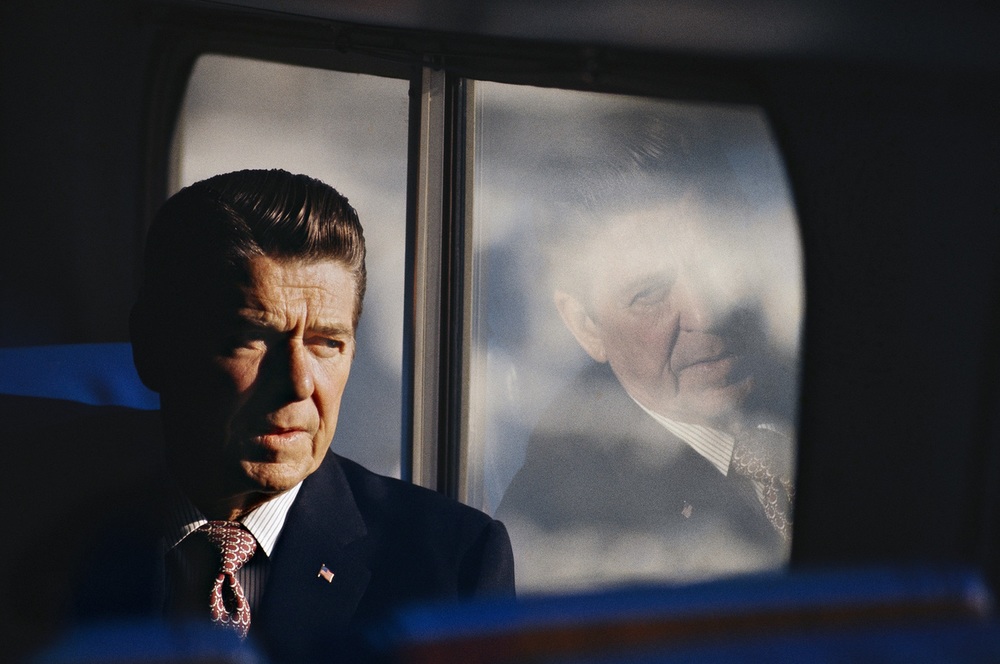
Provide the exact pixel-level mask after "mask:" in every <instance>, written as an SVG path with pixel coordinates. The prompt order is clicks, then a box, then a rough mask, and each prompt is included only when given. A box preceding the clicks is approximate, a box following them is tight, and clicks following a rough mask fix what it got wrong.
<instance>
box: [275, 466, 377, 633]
mask: <svg viewBox="0 0 1000 664" xmlns="http://www.w3.org/2000/svg"><path fill="white" fill-rule="evenodd" d="M366 538H367V529H366V527H365V524H364V521H363V519H362V517H361V514H360V512H359V511H358V507H357V504H356V503H355V500H354V496H353V493H352V491H351V488H350V485H349V484H348V482H347V478H346V477H345V476H344V473H343V471H342V470H341V467H340V464H339V462H338V461H337V458H336V456H335V455H334V454H333V453H328V454H327V457H326V459H325V460H324V461H323V463H322V465H321V466H320V467H319V468H318V469H317V470H316V472H314V473H313V474H312V475H311V476H309V477H308V478H306V480H305V482H304V483H303V485H302V489H301V491H300V492H299V495H298V497H297V498H296V500H295V502H294V503H293V504H292V507H291V509H289V511H288V517H287V519H286V521H285V525H284V527H283V528H282V531H281V536H280V537H279V539H278V542H277V545H276V547H275V550H274V557H273V560H272V565H271V570H270V572H269V575H268V582H267V588H266V589H265V592H264V595H263V597H262V599H261V606H260V608H259V609H258V613H259V616H260V624H261V629H262V630H263V632H264V638H265V639H267V635H275V636H278V635H280V638H281V640H282V641H286V642H287V641H293V642H294V639H295V637H296V635H298V637H299V638H301V639H302V640H303V642H307V641H310V640H315V638H316V636H317V634H329V633H330V632H331V630H332V631H338V632H339V631H343V630H344V629H345V628H346V627H347V626H348V625H349V624H350V622H351V619H352V617H353V616H354V613H355V610H356V608H357V606H358V603H359V601H360V600H361V597H362V596H363V595H364V592H365V589H366V588H367V586H368V580H369V578H370V577H371V571H370V570H369V569H368V568H367V566H366V565H365V563H364V558H363V556H360V555H357V552H358V551H359V550H360V549H361V548H363V544H364V541H365V540H366ZM323 565H326V567H327V568H328V569H329V570H330V571H331V572H332V573H333V578H332V580H331V581H327V580H326V579H325V578H324V577H323V576H321V575H320V569H321V567H322V566H323ZM290 637H291V638H290ZM267 640H270V639H267Z"/></svg>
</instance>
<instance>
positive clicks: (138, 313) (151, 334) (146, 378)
mask: <svg viewBox="0 0 1000 664" xmlns="http://www.w3.org/2000/svg"><path fill="white" fill-rule="evenodd" d="M128 327H129V337H130V338H131V340H132V362H133V363H134V364H135V369H136V371H137V372H138V373H139V378H140V379H141V380H142V383H143V384H144V385H145V386H146V387H148V388H149V389H151V390H153V391H154V392H159V391H160V387H161V386H162V384H163V365H162V362H163V357H162V356H161V355H160V354H158V353H157V352H156V350H154V349H156V348H157V346H160V344H157V343H156V336H157V330H156V325H155V323H154V322H153V320H152V313H151V312H150V311H149V307H148V306H145V305H144V304H143V302H142V301H141V300H140V301H139V302H137V303H136V304H135V306H134V307H132V314H131V315H130V316H129V319H128ZM159 350H160V351H161V352H162V348H160V349H159Z"/></svg>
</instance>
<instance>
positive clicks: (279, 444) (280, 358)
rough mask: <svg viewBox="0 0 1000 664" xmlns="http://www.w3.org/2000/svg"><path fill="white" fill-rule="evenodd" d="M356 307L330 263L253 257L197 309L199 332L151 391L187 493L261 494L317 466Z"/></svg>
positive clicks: (240, 498)
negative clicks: (239, 278) (241, 276)
mask: <svg viewBox="0 0 1000 664" xmlns="http://www.w3.org/2000/svg"><path fill="white" fill-rule="evenodd" d="M354 304H355V283H354V278H353V276H352V275H351V274H350V272H349V271H348V270H347V268H345V267H344V266H343V265H342V264H341V263H339V262H335V261H319V262H303V261H298V260H288V261H283V260H274V259H271V258H267V257H257V258H254V259H252V260H251V261H250V263H249V265H248V269H247V278H246V280H245V282H244V283H241V284H237V285H236V286H235V287H233V288H231V289H229V291H228V292H227V293H225V294H220V295H219V296H218V297H214V296H207V297H206V298H205V300H204V302H203V303H202V304H201V305H200V306H199V307H196V310H199V311H200V313H201V314H202V316H200V317H199V316H196V315H192V317H191V318H192V320H194V321H196V322H195V323H194V324H193V325H194V327H193V329H192V330H191V331H190V332H189V334H191V333H193V334H195V335H197V341H196V342H195V343H192V344H191V346H192V347H191V348H190V349H189V351H188V349H182V351H185V352H181V353H177V354H176V355H177V357H178V359H177V361H176V362H175V363H174V366H171V367H165V369H164V371H165V372H166V380H165V382H164V385H163V388H162V389H161V395H160V396H161V402H162V411H163V416H164V425H165V431H166V434H167V451H168V456H169V459H170V462H171V466H172V468H173V470H174V473H175V475H177V477H178V480H179V481H180V482H181V484H182V485H183V486H185V488H186V489H187V490H188V491H189V492H190V493H191V494H192V497H193V496H202V497H204V498H206V499H207V500H217V501H228V502H231V503H246V502H249V503H254V502H261V501H262V500H266V499H267V498H268V497H270V496H271V495H273V494H276V493H280V492H282V491H286V490H288V489H290V488H292V487H293V486H295V484H297V483H298V482H299V481H301V480H302V479H304V478H305V477H307V476H308V475H309V474H311V473H312V472H313V471H314V470H316V468H317V467H318V466H319V464H320V462H321V461H322V460H323V458H324V456H325V455H326V452H327V449H328V448H329V445H330V441H331V439H332V438H333V434H334V430H335V429H336V426H337V415H338V412H339V410H340V400H341V396H342V395H343V392H344V387H345V385H346V383H347V377H348V375H349V373H350V368H351V360H352V358H353V355H354V328H353V323H352V315H353V312H354ZM192 313H193V314H194V312H192Z"/></svg>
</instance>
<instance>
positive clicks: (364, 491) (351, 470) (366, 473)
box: [331, 453, 493, 528]
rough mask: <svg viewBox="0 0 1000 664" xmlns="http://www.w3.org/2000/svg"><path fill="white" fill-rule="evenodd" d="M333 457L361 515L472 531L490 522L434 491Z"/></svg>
mask: <svg viewBox="0 0 1000 664" xmlns="http://www.w3.org/2000/svg"><path fill="white" fill-rule="evenodd" d="M331 454H332V453H331ZM333 456H334V457H335V460H336V461H337V463H339V465H340V467H341V469H342V470H343V472H344V476H345V477H346V478H347V482H348V484H349V485H350V486H351V490H352V492H353V493H354V500H355V501H356V502H357V504H358V508H359V509H360V510H361V511H362V513H365V514H368V515H371V514H372V513H373V512H382V513H384V516H386V517H387V518H390V519H391V520H393V521H396V520H400V519H407V520H413V519H416V520H417V521H425V520H426V521H430V520H436V521H440V520H441V519H445V520H448V521H453V522H457V523H465V524H467V526H468V527H473V528H476V527H478V528H483V527H485V526H487V525H488V524H490V523H491V522H493V519H491V518H490V517H489V516H487V515H486V514H484V513H483V512H481V511H479V510H477V509H475V508H473V507H469V506H468V505H464V504H462V503H460V502H458V501H457V500H454V499H452V498H449V497H447V496H444V495H442V494H440V493H438V492H436V491H432V490H430V489H427V488H424V487H422V486H417V485H415V484H411V483H410V482H405V481H403V480H400V479H397V478H394V477H386V476H385V475H379V474H378V473H374V472H372V471H370V470H368V469H367V468H365V467H364V466H362V465H361V464H359V463H357V462H355V461H351V460H350V459H347V458H345V457H342V456H340V455H336V454H334V455H333Z"/></svg>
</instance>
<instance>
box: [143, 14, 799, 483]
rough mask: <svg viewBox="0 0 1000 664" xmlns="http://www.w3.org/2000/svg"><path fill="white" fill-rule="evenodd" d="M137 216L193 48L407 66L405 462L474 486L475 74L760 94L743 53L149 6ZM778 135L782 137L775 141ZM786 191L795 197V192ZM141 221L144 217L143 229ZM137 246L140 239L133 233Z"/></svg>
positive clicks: (426, 478)
mask: <svg viewBox="0 0 1000 664" xmlns="http://www.w3.org/2000/svg"><path fill="white" fill-rule="evenodd" d="M152 22H153V24H154V25H155V26H156V30H157V35H156V39H155V41H154V49H153V62H152V63H151V71H152V72H153V74H152V76H151V77H150V80H151V81H152V83H151V84H150V87H149V89H148V90H147V94H146V98H147V100H148V101H147V104H146V109H145V116H146V122H145V127H146V128H147V135H146V140H145V146H146V149H145V154H146V158H145V164H144V166H145V169H144V172H145V174H146V178H145V182H144V191H143V192H142V196H141V198H140V200H141V201H142V202H143V210H142V214H141V215H140V218H141V219H142V220H143V223H144V224H145V227H146V228H148V224H149V221H150V220H151V219H152V216H153V214H154V213H155V211H156V209H157V208H158V207H159V205H160V204H161V203H162V202H163V200H165V198H166V194H167V190H168V181H167V179H168V173H169V172H170V166H171V164H170V163H169V155H170V144H171V141H172V134H173V131H174V127H175V126H176V123H177V119H178V114H179V111H180V107H181V103H182V100H183V95H184V91H185V89H186V86H187V81H188V79H189V77H190V74H191V71H192V69H193V66H194V63H195V61H196V60H197V59H198V57H200V56H201V55H204V54H219V55H229V56H238V57H247V58H254V59H259V60H266V61H272V62H279V63H283V64H290V65H300V66H309V67H318V68H323V69H330V70H337V71H343V72H355V73H364V74H373V75H378V76H387V77H391V78H399V79H405V80H409V82H410V109H409V130H408V131H409V146H408V164H407V174H408V175H407V204H406V209H407V213H406V214H407V219H406V229H407V230H406V254H405V256H406V258H405V260H406V265H405V274H406V280H407V281H406V286H405V290H404V293H405V296H404V297H405V301H404V307H405V315H404V319H403V320H404V322H403V326H404V327H403V339H404V348H403V367H402V375H403V400H402V403H403V413H402V419H401V422H402V433H403V437H402V440H401V441H400V444H401V455H400V459H401V475H402V478H403V479H404V480H408V481H411V482H413V483H415V484H419V485H421V486H425V487H428V488H431V489H434V490H437V491H439V492H441V493H443V494H445V495H448V496H450V497H453V498H456V499H459V500H466V499H467V498H468V497H469V493H470V492H469V490H468V489H469V482H470V481H471V479H472V478H471V477H470V473H469V470H470V468H472V467H474V466H475V465H476V461H475V459H474V458H471V457H470V454H472V455H475V454H477V452H476V450H470V448H469V446H468V445H467V444H466V443H467V441H465V432H466V431H468V430H469V427H470V426H473V423H471V422H470V412H469V399H468V396H469V390H470V385H472V382H471V376H472V374H474V373H475V372H476V371H477V369H476V368H475V367H473V366H471V361H472V360H471V357H472V354H471V353H470V352H469V345H470V343H471V340H472V338H473V330H472V329H471V325H472V319H473V318H474V317H473V316H470V315H467V314H468V313H469V312H471V310H472V309H471V308H472V306H474V303H473V302H472V299H471V298H472V289H471V284H472V283H473V275H474V272H475V270H477V269H478V266H477V265H476V264H475V262H474V256H473V249H474V247H473V242H472V233H473V230H474V229H473V224H474V221H473V219H472V214H471V209H472V208H471V206H472V202H473V199H472V192H473V186H472V185H473V183H472V181H471V180H472V173H473V168H472V161H471V160H472V158H473V154H474V137H475V128H474V125H473V122H474V117H475V115H474V87H475V81H477V80H483V81H495V82H499V83H510V84H517V85H532V86H538V87H545V88H563V89H569V90H584V91H593V92H609V93H619V94H629V95H637V96H643V97H650V98H662V99H683V100H685V101H714V102H726V103H744V104H755V105H758V106H760V107H761V108H762V109H763V111H764V114H765V116H768V120H769V121H770V117H769V114H768V112H767V106H766V104H763V103H761V94H760V92H759V89H758V86H756V85H755V84H754V81H753V77H752V76H750V75H749V74H748V72H749V65H748V64H747V63H746V62H744V64H743V65H741V66H736V65H734V64H733V62H732V61H726V60H723V59H721V58H713V57H692V56H686V55H679V54H669V53H650V52H644V51H641V50H638V49H624V48H618V47H594V46H581V45H575V44H551V43H543V42H536V41H527V40H514V39H504V38H484V37H481V36H465V35H458V34H440V33H432V32H425V31H418V30H406V29H397V28H379V27H372V26H361V25H354V24H348V23H340V22H336V21H331V20H327V19H318V18H303V17H294V16H288V15H278V14H275V13H272V12H266V11H260V10H252V9H242V8H218V7H216V8H207V7H183V8H177V7H168V8H163V9H160V10H153V18H152ZM778 149H779V150H780V149H781V146H780V145H779V146H778ZM793 203H794V201H793ZM143 230H145V229H143ZM136 251H137V252H140V251H141V247H136Z"/></svg>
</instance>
